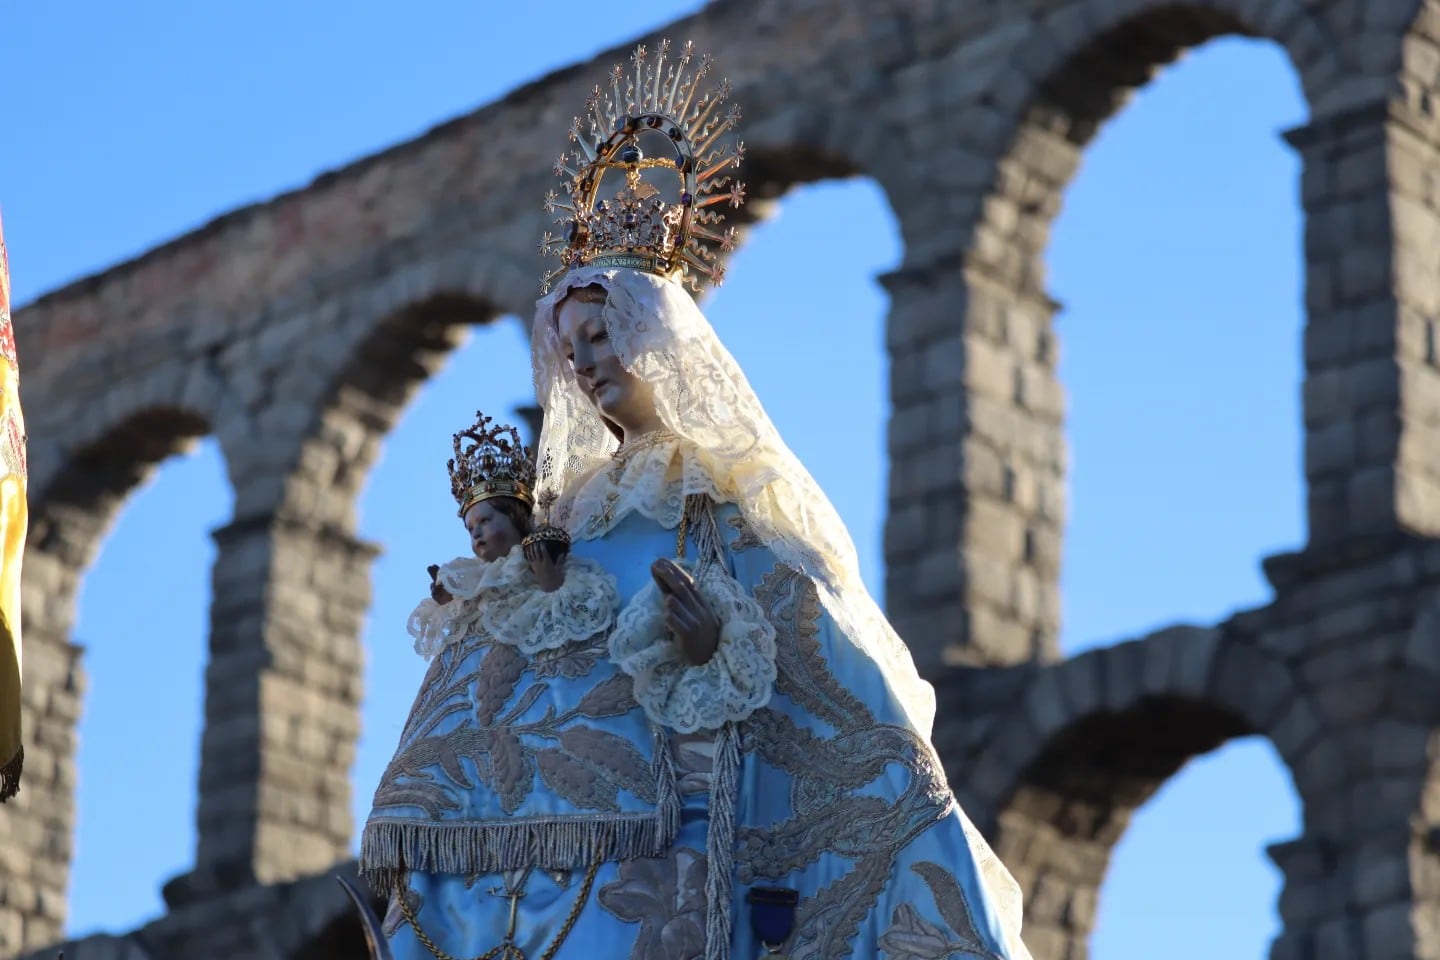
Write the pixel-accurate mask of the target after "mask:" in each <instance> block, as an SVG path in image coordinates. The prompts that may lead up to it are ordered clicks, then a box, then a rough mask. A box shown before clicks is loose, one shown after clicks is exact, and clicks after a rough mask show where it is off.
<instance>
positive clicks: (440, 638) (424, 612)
mask: <svg viewBox="0 0 1440 960" xmlns="http://www.w3.org/2000/svg"><path fill="white" fill-rule="evenodd" d="M474 619H475V603H474V601H473V600H461V599H459V598H458V597H457V598H456V599H453V600H451V601H450V602H449V603H446V604H439V603H436V602H435V601H434V600H433V599H431V598H430V597H426V598H425V599H424V600H421V601H420V602H419V603H418V604H416V606H415V609H414V611H412V612H411V614H410V620H409V621H408V622H407V623H406V625H405V629H406V630H407V631H408V632H409V634H410V636H412V637H414V638H415V652H416V653H418V654H420V656H422V657H424V658H425V659H426V660H429V659H430V658H431V657H434V656H435V655H436V654H437V653H439V652H440V651H441V650H443V649H445V646H446V645H447V644H449V643H452V642H454V641H455V640H458V639H460V638H461V637H463V636H464V632H465V631H466V630H467V629H468V628H469V626H470V624H471V623H472V622H473V621H474Z"/></svg>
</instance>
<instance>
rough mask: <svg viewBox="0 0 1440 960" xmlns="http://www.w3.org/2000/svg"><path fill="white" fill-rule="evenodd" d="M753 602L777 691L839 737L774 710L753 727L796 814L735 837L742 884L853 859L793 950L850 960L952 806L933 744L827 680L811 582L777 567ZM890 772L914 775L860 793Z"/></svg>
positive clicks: (804, 908) (804, 920) (748, 733)
mask: <svg viewBox="0 0 1440 960" xmlns="http://www.w3.org/2000/svg"><path fill="white" fill-rule="evenodd" d="M755 599H756V600H757V601H759V602H760V605H761V606H762V607H763V608H764V609H765V610H766V613H767V616H768V617H769V618H770V621H771V623H773V624H774V626H775V630H776V648H777V653H776V665H777V670H778V676H777V679H776V689H777V691H778V692H780V693H783V694H784V695H785V696H787V697H788V698H789V699H790V700H792V701H793V702H794V703H795V704H796V705H797V706H798V707H800V708H801V709H803V710H804V711H806V712H807V713H808V714H810V715H812V716H814V717H816V718H817V719H819V720H821V721H823V722H825V723H827V724H828V725H829V726H831V727H832V728H834V729H835V731H836V733H835V735H834V736H831V737H823V736H820V735H817V734H816V733H815V732H813V731H812V730H808V729H805V728H802V727H801V726H800V725H799V724H797V723H796V722H795V721H794V720H793V719H791V718H790V717H789V716H788V715H786V714H785V713H782V712H781V711H779V710H776V709H774V708H773V707H767V708H765V709H762V710H759V711H757V712H756V713H755V714H754V715H752V716H751V718H750V719H749V721H747V723H746V725H745V748H746V750H747V751H748V752H751V753H753V754H755V755H757V756H758V757H760V758H761V759H763V760H764V761H765V762H767V763H769V764H771V765H772V766H774V767H777V768H778V769H780V770H783V771H784V772H786V773H788V774H789V775H790V776H791V778H792V781H793V786H792V789H791V795H790V805H791V810H792V816H791V817H790V818H788V819H785V820H782V821H780V822H778V823H775V824H773V825H770V826H767V827H764V828H759V827H744V828H742V829H741V830H739V831H738V836H737V838H736V839H737V846H738V848H739V849H738V854H737V866H738V876H739V879H740V881H741V882H742V883H752V882H754V881H755V880H757V879H762V878H763V879H768V880H779V879H782V878H785V877H787V876H789V875H790V874H793V873H794V872H796V871H798V870H802V869H804V868H806V867H807V866H810V865H812V864H814V863H815V862H816V861H818V860H819V858H820V857H821V856H822V855H825V854H830V855H832V856H837V857H842V858H844V859H847V860H850V861H852V862H853V864H854V866H853V867H852V869H851V870H850V871H849V872H848V873H845V874H844V875H842V876H840V877H838V878H837V879H836V880H834V881H833V882H832V883H830V884H829V885H828V886H826V887H824V888H822V889H820V890H818V891H816V892H815V894H814V895H812V896H809V897H806V898H805V899H804V900H803V901H802V903H801V906H800V909H799V911H798V912H797V915H796V922H795V930H794V932H793V934H792V935H791V938H790V941H789V942H788V943H787V945H786V953H787V955H788V956H790V957H792V958H794V960H815V958H823V960H831V958H838V957H845V956H849V955H850V954H851V952H852V949H851V945H850V941H851V940H852V939H853V938H854V937H855V935H856V934H857V933H858V931H859V929H860V925H861V924H862V923H863V922H864V920H865V918H866V917H867V916H868V915H869V913H870V912H871V911H872V910H873V909H874V907H875V904H876V902H877V901H878V899H879V897H880V894H881V893H882V892H883V890H884V889H885V887H886V885H887V884H888V883H889V882H890V881H891V878H892V876H893V874H894V870H895V863H896V860H897V858H898V856H899V853H900V851H901V850H903V849H904V848H905V847H906V846H907V845H908V844H909V843H910V842H911V841H912V840H914V839H915V838H916V837H917V836H919V835H920V834H921V833H923V832H925V831H926V830H928V829H929V828H930V827H931V826H933V825H934V824H935V823H936V822H937V821H938V820H939V819H941V818H942V817H944V816H945V815H946V814H947V813H948V812H949V811H950V809H951V804H952V803H953V800H952V798H951V794H950V791H949V788H948V786H947V785H946V782H945V777H944V774H943V772H942V771H941V770H940V769H939V767H938V765H937V763H936V761H935V758H934V752H933V751H932V750H930V749H929V747H928V744H926V743H925V741H924V740H923V739H922V738H921V737H919V736H918V735H917V734H915V733H914V732H913V731H912V730H910V729H909V728H907V727H902V726H898V725H894V724H884V723H879V722H877V720H876V718H875V716H874V714H873V713H872V712H871V711H870V710H869V708H867V707H866V706H865V704H864V703H863V702H861V701H860V699H859V698H858V697H856V696H855V695H854V694H852V693H851V692H850V691H849V690H847V689H845V688H844V687H843V686H842V685H841V684H840V683H839V681H838V680H837V679H836V678H835V676H834V674H832V673H831V672H830V670H829V668H828V667H827V665H826V663H825V657H824V654H823V652H822V650H821V647H820V642H819V624H820V617H821V613H822V611H821V607H820V602H819V597H818V595H817V593H816V590H815V586H814V584H813V583H812V582H811V581H810V580H809V578H807V577H803V576H801V575H800V574H799V573H797V572H796V571H794V570H792V569H789V568H786V567H782V566H777V567H776V568H775V570H773V571H771V572H770V573H768V574H766V575H765V577H763V578H762V580H761V582H760V584H759V585H758V586H757V588H756V590H755ZM892 764H900V765H902V766H903V767H904V768H905V769H906V770H907V771H908V772H909V774H910V778H909V782H908V783H907V784H906V786H905V788H904V790H902V792H901V794H900V795H899V796H898V797H896V798H894V799H889V798H886V799H882V798H879V797H874V796H868V795H866V794H864V793H863V792H862V791H863V790H864V789H865V788H866V787H867V786H869V785H870V784H871V783H873V782H874V781H875V780H876V779H877V778H878V777H880V776H881V775H882V774H883V773H884V772H885V770H886V768H887V767H889V766H891V765H892Z"/></svg>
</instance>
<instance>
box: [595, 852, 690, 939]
mask: <svg viewBox="0 0 1440 960" xmlns="http://www.w3.org/2000/svg"><path fill="white" fill-rule="evenodd" d="M705 867H706V860H705V856H704V854H702V853H700V851H698V850H694V849H692V848H690V847H676V848H674V849H672V850H671V851H670V852H669V853H668V854H666V855H665V856H663V857H649V858H646V859H642V860H629V861H626V862H625V863H622V864H620V867H619V872H618V875H617V877H616V879H615V880H613V881H612V882H610V883H608V884H606V885H605V886H603V887H601V888H600V893H599V901H600V905H601V906H602V907H604V908H605V910H606V911H608V912H609V913H611V914H613V915H614V916H616V917H618V918H619V919H621V920H625V921H628V922H630V923H638V924H640V932H639V934H638V935H637V936H636V937H635V946H634V948H633V949H631V951H630V958H631V960H654V958H659V957H664V958H665V960H697V958H699V957H702V956H704V954H705Z"/></svg>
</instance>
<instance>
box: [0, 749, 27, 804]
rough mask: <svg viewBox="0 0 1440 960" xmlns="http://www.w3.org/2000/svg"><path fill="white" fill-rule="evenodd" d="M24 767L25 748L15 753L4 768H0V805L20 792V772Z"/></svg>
mask: <svg viewBox="0 0 1440 960" xmlns="http://www.w3.org/2000/svg"><path fill="white" fill-rule="evenodd" d="M24 767H25V748H24V747H21V748H20V749H19V750H17V751H16V752H15V756H14V757H12V758H11V759H10V761H9V762H8V763H6V764H5V766H3V767H0V803H4V802H5V801H6V800H9V799H10V798H11V797H13V796H15V794H17V793H19V792H20V771H21V770H23V769H24Z"/></svg>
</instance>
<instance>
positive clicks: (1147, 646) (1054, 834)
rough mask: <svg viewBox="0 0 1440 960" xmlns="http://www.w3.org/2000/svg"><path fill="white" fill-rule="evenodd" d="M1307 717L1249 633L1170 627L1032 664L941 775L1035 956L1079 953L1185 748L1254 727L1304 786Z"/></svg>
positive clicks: (1289, 682)
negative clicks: (1111, 871) (987, 852)
mask: <svg viewBox="0 0 1440 960" xmlns="http://www.w3.org/2000/svg"><path fill="white" fill-rule="evenodd" d="M1318 716H1319V715H1318V713H1317V712H1316V710H1315V708H1314V707H1313V706H1312V705H1311V704H1310V703H1309V700H1308V696H1307V695H1306V694H1305V693H1304V692H1303V691H1302V690H1301V688H1300V686H1299V684H1298V683H1297V682H1296V680H1295V679H1294V678H1293V676H1292V674H1291V671H1290V670H1288V669H1287V668H1286V667H1285V666H1284V665H1283V664H1282V663H1281V662H1280V661H1279V660H1277V659H1275V658H1274V657H1272V656H1271V655H1269V654H1267V653H1264V652H1262V651H1261V650H1260V649H1259V648H1258V647H1256V646H1254V645H1253V644H1252V642H1250V641H1249V640H1246V639H1244V638H1242V637H1240V636H1238V635H1236V634H1234V633H1231V632H1229V631H1228V630H1227V629H1225V628H1221V629H1201V628H1196V627H1174V628H1169V629H1166V630H1162V631H1160V632H1159V633H1156V634H1153V635H1151V636H1149V637H1146V638H1144V639H1142V640H1136V641H1130V642H1127V643H1122V644H1118V645H1115V646H1112V647H1105V648H1101V649H1098V650H1093V651H1090V652H1088V653H1085V654H1082V655H1080V656H1077V657H1074V658H1072V659H1069V660H1066V661H1064V662H1063V663H1059V664H1056V665H1053V666H1050V667H1045V668H1040V669H1038V670H1037V671H1036V672H1034V673H1033V674H1031V675H1029V677H1028V679H1027V680H1026V681H1025V683H1024V687H1023V689H1021V690H1019V691H1018V692H1017V694H1016V696H1015V697H1014V698H1013V699H1012V705H1010V706H1008V707H1006V708H1004V709H1001V710H1000V711H998V712H997V713H996V715H995V716H994V717H993V720H992V722H991V723H987V724H986V725H985V727H984V730H983V731H982V732H981V733H979V736H982V737H984V738H985V746H984V747H983V748H980V749H978V750H976V751H975V752H973V753H969V754H968V757H967V759H965V760H964V761H959V760H953V761H952V766H953V767H954V768H955V769H954V772H953V775H952V776H953V780H954V782H956V783H957V784H960V785H961V786H960V787H959V789H958V792H959V794H960V796H961V798H962V801H963V802H964V804H965V806H966V808H967V809H968V810H974V811H975V816H976V820H977V822H978V823H979V824H980V826H981V827H982V829H984V830H986V832H987V833H988V834H989V835H990V836H992V837H994V846H995V849H996V852H997V853H998V854H999V856H1000V858H1001V859H1002V860H1003V861H1004V862H1005V863H1006V865H1007V866H1009V867H1010V869H1011V870H1012V872H1014V874H1015V876H1016V879H1017V880H1018V881H1019V882H1020V884H1021V886H1022V887H1023V888H1024V890H1025V892H1026V902H1027V908H1026V930H1027V933H1026V941H1027V943H1029V944H1030V946H1031V949H1032V950H1033V951H1034V952H1035V955H1036V956H1037V957H1067V956H1068V957H1084V956H1086V955H1087V950H1088V947H1087V940H1088V937H1089V933H1090V931H1091V929H1092V927H1093V925H1094V919H1095V909H1096V903H1097V895H1098V891H1099V888H1100V885H1101V883H1102V881H1103V879H1104V875H1105V871H1106V868H1107V866H1108V864H1109V860H1110V854H1111V851H1112V850H1113V848H1114V846H1115V844H1116V843H1117V842H1118V841H1119V839H1120V837H1121V835H1122V834H1123V833H1124V831H1125V828H1126V826H1127V825H1128V824H1129V822H1130V818H1131V815H1132V814H1133V813H1134V812H1135V811H1136V810H1137V809H1138V808H1139V807H1140V806H1142V805H1143V804H1144V803H1145V802H1146V801H1148V800H1149V799H1150V797H1152V796H1153V795H1154V793H1155V792H1156V791H1157V790H1158V789H1159V788H1160V787H1161V786H1162V785H1163V784H1164V783H1165V782H1166V781H1167V780H1168V779H1169V778H1170V777H1172V776H1173V775H1174V774H1175V773H1176V772H1177V771H1179V770H1180V768H1181V767H1182V766H1184V765H1185V764H1186V763H1187V762H1188V761H1189V760H1191V759H1193V758H1195V757H1198V756H1200V755H1203V754H1206V753H1209V752H1210V751H1212V750H1215V749H1216V748H1218V747H1220V746H1222V745H1223V744H1225V743H1227V742H1229V741H1231V740H1234V739H1236V738H1239V737H1243V736H1250V735H1256V734H1258V735H1263V736H1266V737H1267V738H1268V739H1269V740H1270V741H1271V743H1272V744H1273V745H1274V746H1275V747H1276V750H1277V752H1279V753H1280V756H1281V757H1282V759H1283V760H1284V761H1285V763H1286V765H1287V767H1288V769H1289V770H1290V772H1291V776H1292V777H1293V778H1294V780H1295V784H1296V789H1297V793H1299V794H1300V795H1301V796H1305V795H1306V791H1307V789H1312V788H1313V787H1312V784H1311V781H1312V780H1313V779H1314V775H1313V774H1312V773H1311V771H1310V765H1309V764H1308V762H1307V760H1306V756H1307V748H1308V747H1309V746H1310V745H1312V744H1313V743H1315V742H1317V741H1318V740H1319V739H1320V738H1321V736H1322V732H1321V730H1320V728H1319V724H1318V720H1317V719H1316V718H1317V717H1318ZM1301 729H1303V731H1304V732H1303V733H1297V731H1298V730H1301Z"/></svg>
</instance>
